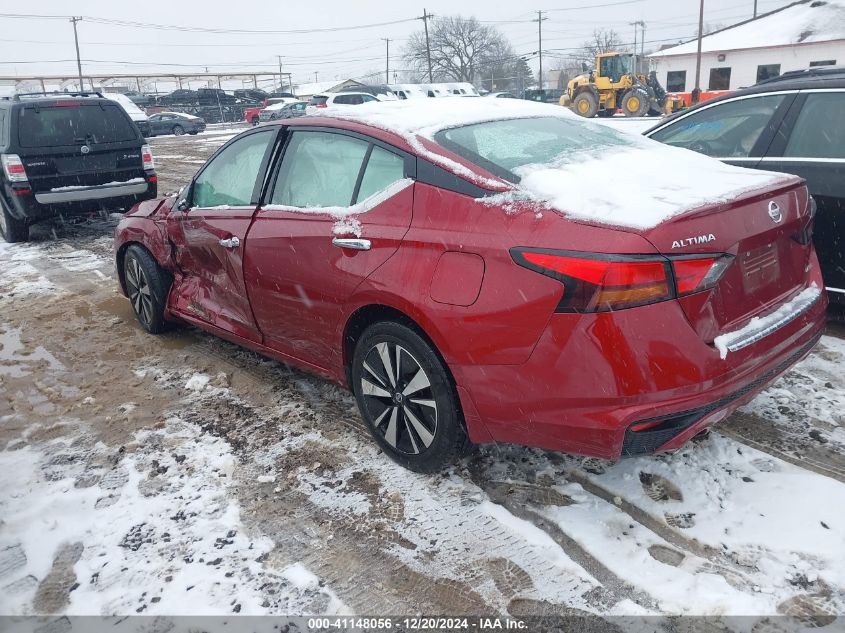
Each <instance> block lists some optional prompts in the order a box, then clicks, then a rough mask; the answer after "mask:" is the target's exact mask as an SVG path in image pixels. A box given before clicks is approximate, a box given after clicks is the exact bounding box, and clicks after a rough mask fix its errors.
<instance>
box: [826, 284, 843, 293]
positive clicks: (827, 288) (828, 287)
mask: <svg viewBox="0 0 845 633" xmlns="http://www.w3.org/2000/svg"><path fill="white" fill-rule="evenodd" d="M824 289H825V290H827V291H828V292H838V293H840V294H843V295H845V288H834V287H833V286H825V287H824Z"/></svg>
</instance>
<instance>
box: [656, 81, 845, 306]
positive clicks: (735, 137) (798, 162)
mask: <svg viewBox="0 0 845 633" xmlns="http://www.w3.org/2000/svg"><path fill="white" fill-rule="evenodd" d="M843 113H845V68H811V69H809V70H804V71H796V72H791V73H786V74H784V75H781V76H780V77H777V78H775V79H769V80H766V81H764V82H761V83H759V84H757V85H756V86H752V87H751V88H747V89H744V90H739V91H737V92H732V93H731V94H729V95H726V96H724V97H721V98H718V99H713V100H710V101H705V102H703V103H701V104H699V105H698V106H696V107H695V108H691V109H689V110H682V111H681V112H679V113H677V114H675V115H673V116H672V117H670V118H669V119H667V120H665V121H663V122H661V123H659V124H658V125H656V126H655V127H653V128H652V129H650V130H648V131H646V132H645V135H646V136H649V137H651V138H653V139H654V140H656V141H660V142H662V143H667V144H669V145H675V146H677V147H684V148H687V149H691V150H694V151H696V152H700V153H702V154H706V155H708V156H712V157H714V158H718V159H719V160H722V161H724V162H726V163H729V164H732V165H738V166H740V167H752V168H755V169H766V170H770V171H780V172H786V173H789V174H795V175H797V176H801V177H802V178H804V179H805V180H806V181H807V188H808V189H809V190H810V193H811V194H812V196H813V199H814V200H815V201H816V203H817V205H818V209H817V213H816V220H815V231H814V233H813V241H814V243H815V246H816V251H817V252H818V256H819V263H820V264H821V269H822V274H823V276H824V281H825V287H826V288H827V290H828V296H829V298H830V301H831V303H832V304H839V305H842V306H845V115H843ZM667 169H671V165H668V166H667ZM796 239H801V236H796Z"/></svg>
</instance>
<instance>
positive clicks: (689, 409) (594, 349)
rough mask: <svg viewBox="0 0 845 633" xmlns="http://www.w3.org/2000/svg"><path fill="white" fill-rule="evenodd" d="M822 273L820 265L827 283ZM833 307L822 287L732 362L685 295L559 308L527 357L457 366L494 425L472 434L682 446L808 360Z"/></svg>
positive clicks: (576, 444) (623, 449) (563, 445)
mask: <svg viewBox="0 0 845 633" xmlns="http://www.w3.org/2000/svg"><path fill="white" fill-rule="evenodd" d="M817 271H818V265H817V264H816V266H815V270H814V271H813V275H812V276H813V277H814V278H815V277H817V278H818V279H814V280H815V281H816V283H817V285H819V286H820V285H821V278H820V275H818V274H817ZM808 281H811V280H808ZM826 308H827V300H826V297H825V295H824V294H822V295H821V297H820V298H819V300H817V301H815V302H814V303H813V304H812V305H810V306H809V307H808V308H807V309H806V310H804V311H803V312H802V313H801V314H800V316H798V317H796V318H794V319H792V320H790V321H788V322H786V323H784V324H782V325H781V326H780V327H779V328H777V329H776V330H774V331H772V332H769V333H768V335H767V336H765V338H763V339H761V340H757V341H754V342H751V343H749V344H748V345H747V346H745V347H743V348H742V349H739V350H737V351H735V352H729V353H728V355H727V357H726V358H725V359H722V358H720V353H719V350H718V349H716V347H715V346H714V345H708V344H707V343H705V342H704V341H703V340H702V339H701V338H700V337H699V336H698V335H697V334H696V333H695V331H694V330H693V329H692V327H691V326H690V324H689V322H688V321H687V319H686V317H685V315H684V313H683V310H682V309H681V308H680V305H679V304H678V303H677V302H665V303H661V304H654V305H650V306H643V307H640V308H632V309H628V310H620V311H617V312H613V313H600V314H590V315H572V314H555V315H554V316H553V317H552V318H551V320H550V321H549V324H548V326H547V327H546V330H545V331H544V333H543V335H542V336H541V337H540V340H539V341H538V343H537V345H536V347H535V349H534V351H533V353H532V355H531V357H530V358H529V360H528V361H527V362H526V363H524V364H521V365H495V366H494V365H486V366H478V365H460V366H456V367H453V372H454V374H455V378H456V380H457V381H458V384H459V385H460V386H461V387H463V388H464V389H465V390H466V392H468V396H469V398H471V401H472V404H473V409H474V410H475V411H477V412H478V420H479V422H480V423H481V424H483V425H484V429H483V430H482V432H481V433H479V432H476V433H473V432H472V430H471V434H472V435H475V436H476V437H480V436H482V435H486V436H488V437H490V438H492V440H493V441H498V442H507V443H512V444H522V445H527V446H536V447H540V448H545V449H548V450H554V451H561V452H567V453H576V454H582V455H589V456H594V457H600V458H604V459H617V458H619V457H621V456H624V455H635V454H643V453H650V452H654V451H666V450H673V449H675V448H678V447H679V446H681V445H683V444H684V443H685V442H686V441H688V440H689V439H690V438H692V437H693V436H694V435H696V434H697V433H699V432H701V431H702V430H703V429H705V428H708V427H709V426H712V425H713V424H715V423H717V422H719V421H720V420H722V419H724V418H725V417H727V416H728V415H729V414H730V413H731V412H732V411H733V410H734V409H736V408H737V407H739V406H741V405H743V404H745V403H747V402H748V401H750V400H751V399H753V398H754V396H756V395H757V394H758V393H759V392H760V391H762V390H763V389H765V388H766V387H767V386H769V385H770V384H771V383H772V382H773V381H774V380H776V379H777V378H778V377H779V376H780V375H781V374H783V373H784V372H785V371H787V370H788V369H789V368H790V367H792V365H794V364H795V363H796V362H798V361H799V360H801V359H802V358H803V357H804V356H806V355H807V354H808V353H809V352H810V350H811V349H812V348H813V346H814V345H815V343H816V342H817V341H818V339H819V337H820V336H821V334H822V331H823V329H824V327H825V318H826ZM632 426H635V428H636V429H637V431H634V430H632V429H631V427H632Z"/></svg>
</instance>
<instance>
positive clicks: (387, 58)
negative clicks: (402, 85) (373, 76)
mask: <svg viewBox="0 0 845 633" xmlns="http://www.w3.org/2000/svg"><path fill="white" fill-rule="evenodd" d="M381 39H383V40H384V43H385V45H386V46H387V50H386V52H385V66H384V83H386V84H389V83H390V39H389V38H387V37H383V38H381Z"/></svg>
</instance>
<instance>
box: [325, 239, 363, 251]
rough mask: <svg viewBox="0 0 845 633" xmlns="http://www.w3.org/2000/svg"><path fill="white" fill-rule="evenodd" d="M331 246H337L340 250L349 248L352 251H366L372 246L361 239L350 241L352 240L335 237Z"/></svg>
mask: <svg viewBox="0 0 845 633" xmlns="http://www.w3.org/2000/svg"><path fill="white" fill-rule="evenodd" d="M332 244H334V245H335V246H339V247H340V248H350V249H352V250H353V251H368V250H370V247H371V246H372V244H371V243H370V240H362V239H357V238H356V239H352V238H340V237H336V238H334V239H332Z"/></svg>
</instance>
